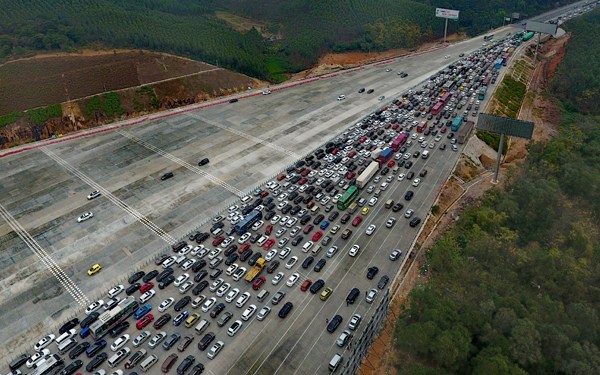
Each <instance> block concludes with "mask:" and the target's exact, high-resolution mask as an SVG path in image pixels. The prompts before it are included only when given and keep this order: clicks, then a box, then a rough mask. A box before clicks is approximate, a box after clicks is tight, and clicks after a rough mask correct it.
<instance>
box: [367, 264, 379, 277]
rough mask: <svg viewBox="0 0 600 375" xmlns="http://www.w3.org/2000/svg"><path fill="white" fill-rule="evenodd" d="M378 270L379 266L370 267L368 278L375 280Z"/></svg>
mask: <svg viewBox="0 0 600 375" xmlns="http://www.w3.org/2000/svg"><path fill="white" fill-rule="evenodd" d="M377 272H379V268H377V267H375V266H373V267H369V269H368V270H367V279H369V280H373V278H374V277H375V275H377Z"/></svg>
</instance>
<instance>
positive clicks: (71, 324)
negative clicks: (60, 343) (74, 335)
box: [58, 318, 79, 335]
mask: <svg viewBox="0 0 600 375" xmlns="http://www.w3.org/2000/svg"><path fill="white" fill-rule="evenodd" d="M77 324H79V319H77V318H75V319H73V320H69V321H68V322H66V323H65V324H63V326H62V327H60V329H59V330H58V333H60V334H61V335H62V334H63V333H65V332H67V331H68V330H70V329H71V328H75V326H77Z"/></svg>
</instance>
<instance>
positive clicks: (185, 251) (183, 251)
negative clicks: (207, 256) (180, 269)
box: [177, 245, 193, 256]
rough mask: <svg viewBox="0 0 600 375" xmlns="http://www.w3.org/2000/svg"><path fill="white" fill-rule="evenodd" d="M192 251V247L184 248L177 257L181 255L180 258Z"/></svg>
mask: <svg viewBox="0 0 600 375" xmlns="http://www.w3.org/2000/svg"><path fill="white" fill-rule="evenodd" d="M192 249H193V247H191V246H190V245H187V246H184V247H183V249H181V250H179V251H178V252H177V255H179V256H182V255H186V254H187V253H189V252H190V251H192Z"/></svg>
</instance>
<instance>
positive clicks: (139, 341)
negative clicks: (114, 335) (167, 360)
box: [131, 331, 151, 348]
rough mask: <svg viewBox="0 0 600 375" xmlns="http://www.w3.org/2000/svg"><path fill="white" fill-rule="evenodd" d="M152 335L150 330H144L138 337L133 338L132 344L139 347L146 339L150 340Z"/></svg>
mask: <svg viewBox="0 0 600 375" xmlns="http://www.w3.org/2000/svg"><path fill="white" fill-rule="evenodd" d="M150 335H151V333H150V331H143V332H142V333H140V334H139V335H137V337H136V338H135V339H133V341H132V343H131V344H132V345H133V346H134V347H136V348H137V347H139V346H140V345H142V344H143V343H144V341H146V340H148V338H150Z"/></svg>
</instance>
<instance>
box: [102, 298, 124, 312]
mask: <svg viewBox="0 0 600 375" xmlns="http://www.w3.org/2000/svg"><path fill="white" fill-rule="evenodd" d="M120 300H121V299H120V298H119V297H114V298H111V299H109V300H108V301H106V304H104V310H110V309H112V308H113V307H115V306H117V305H118V304H119V301H120Z"/></svg>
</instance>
